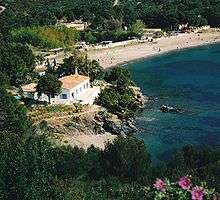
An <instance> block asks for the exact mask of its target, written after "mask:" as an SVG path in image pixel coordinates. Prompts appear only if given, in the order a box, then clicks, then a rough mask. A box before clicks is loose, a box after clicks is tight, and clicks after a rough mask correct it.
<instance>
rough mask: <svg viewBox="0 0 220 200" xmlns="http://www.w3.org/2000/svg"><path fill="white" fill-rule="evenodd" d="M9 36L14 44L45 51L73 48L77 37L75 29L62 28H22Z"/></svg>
mask: <svg viewBox="0 0 220 200" xmlns="http://www.w3.org/2000/svg"><path fill="white" fill-rule="evenodd" d="M11 34H12V38H13V39H14V40H15V41H16V42H19V43H22V44H31V45H32V46H34V47H40V48H47V49H50V48H57V47H70V46H73V45H74V43H75V42H76V41H77V38H78V37H79V35H78V32H77V31H76V30H75V29H73V28H66V27H63V26H60V27H55V26H45V27H33V28H30V27H22V28H19V29H15V30H13V31H12V33H11Z"/></svg>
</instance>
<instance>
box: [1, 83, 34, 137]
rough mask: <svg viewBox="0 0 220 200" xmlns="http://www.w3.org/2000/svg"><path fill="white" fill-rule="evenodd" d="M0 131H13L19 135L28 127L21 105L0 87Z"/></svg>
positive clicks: (24, 111)
mask: <svg viewBox="0 0 220 200" xmlns="http://www.w3.org/2000/svg"><path fill="white" fill-rule="evenodd" d="M0 93H1V95H0V132H5V131H9V132H13V133H17V134H19V135H21V134H23V133H24V132H27V130H28V129H29V127H30V123H29V122H28V119H27V116H26V109H25V108H24V106H23V105H21V104H19V103H18V101H17V100H16V99H15V98H14V97H13V96H11V95H9V94H8V93H7V91H6V90H5V89H3V88H1V87H0Z"/></svg>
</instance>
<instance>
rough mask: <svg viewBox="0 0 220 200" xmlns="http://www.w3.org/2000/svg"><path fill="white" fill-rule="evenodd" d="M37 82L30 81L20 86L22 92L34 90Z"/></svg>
mask: <svg viewBox="0 0 220 200" xmlns="http://www.w3.org/2000/svg"><path fill="white" fill-rule="evenodd" d="M36 87H37V83H30V84H27V85H23V86H21V88H22V91H23V92H36Z"/></svg>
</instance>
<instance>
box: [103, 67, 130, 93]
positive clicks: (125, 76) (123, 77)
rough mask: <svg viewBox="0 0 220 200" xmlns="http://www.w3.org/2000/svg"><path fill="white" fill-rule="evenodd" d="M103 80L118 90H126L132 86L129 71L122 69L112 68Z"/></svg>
mask: <svg viewBox="0 0 220 200" xmlns="http://www.w3.org/2000/svg"><path fill="white" fill-rule="evenodd" d="M105 80H106V81H107V82H109V83H111V84H113V85H114V86H115V87H117V88H119V90H123V89H126V88H127V87H128V86H130V85H132V84H133V83H132V81H131V78H130V73H129V71H128V70H127V69H125V68H122V67H115V68H113V69H112V70H111V71H110V73H107V74H106V76H105Z"/></svg>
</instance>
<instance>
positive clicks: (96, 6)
mask: <svg viewBox="0 0 220 200" xmlns="http://www.w3.org/2000/svg"><path fill="white" fill-rule="evenodd" d="M116 2H117V1H116ZM0 4H2V5H5V7H6V10H5V11H4V12H3V13H2V14H1V15H0V26H1V32H5V31H8V30H10V29H12V28H19V27H24V26H39V25H40V26H42V25H51V24H55V23H56V22H57V20H58V19H61V18H63V17H65V18H67V20H69V21H73V20H74V19H80V18H81V19H83V20H84V21H88V22H89V23H91V28H92V29H97V30H115V29H117V28H120V27H122V26H121V25H125V26H130V25H132V23H134V22H135V21H136V20H143V21H144V23H145V24H146V25H147V26H148V27H163V28H170V27H171V26H176V25H177V24H182V23H189V24H190V25H195V26H199V25H204V24H207V23H209V24H210V25H212V26H219V25H220V21H219V13H220V2H219V1H217V0H176V1H163V0H161V1H158V0H119V1H118V4H115V1H114V0H90V1H89V3H88V0H77V1H72V0H61V1H58V0H53V1H52V0H46V1H42V0H40V1H33V0H31V1H21V0H16V1H8V0H1V1H0Z"/></svg>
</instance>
